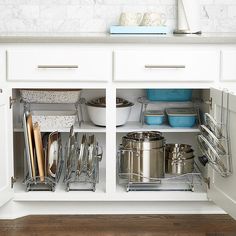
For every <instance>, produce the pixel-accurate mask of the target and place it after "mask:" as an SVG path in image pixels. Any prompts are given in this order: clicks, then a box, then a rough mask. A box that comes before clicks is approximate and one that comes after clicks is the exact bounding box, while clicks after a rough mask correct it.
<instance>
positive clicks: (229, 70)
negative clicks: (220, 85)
mask: <svg viewBox="0 0 236 236" xmlns="http://www.w3.org/2000/svg"><path fill="white" fill-rule="evenodd" d="M221 80H222V81H236V50H223V51H221Z"/></svg>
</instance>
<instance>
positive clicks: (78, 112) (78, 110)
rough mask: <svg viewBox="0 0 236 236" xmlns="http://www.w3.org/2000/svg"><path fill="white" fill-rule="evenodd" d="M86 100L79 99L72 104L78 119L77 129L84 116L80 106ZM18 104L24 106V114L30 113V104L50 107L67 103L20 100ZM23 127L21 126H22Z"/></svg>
mask: <svg viewBox="0 0 236 236" xmlns="http://www.w3.org/2000/svg"><path fill="white" fill-rule="evenodd" d="M85 102H86V100H85V99H84V98H80V99H79V100H78V101H77V102H76V103H74V107H75V111H76V116H77V119H78V124H79V127H81V125H82V123H83V122H84V114H83V109H82V105H83V104H85ZM20 103H23V106H24V112H26V111H28V112H30V111H31V106H32V104H39V105H42V104H46V105H52V104H61V105H66V104H68V103H61V102H60V103H55V102H54V103H46V102H42V103H41V102H25V101H23V100H22V99H20ZM22 126H23V125H22Z"/></svg>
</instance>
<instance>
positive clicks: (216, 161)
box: [198, 90, 233, 178]
mask: <svg viewBox="0 0 236 236" xmlns="http://www.w3.org/2000/svg"><path fill="white" fill-rule="evenodd" d="M225 96H226V108H224V104H225ZM229 104H230V101H229V92H228V91H227V90H222V95H221V108H220V114H219V117H220V122H217V121H216V119H215V118H214V117H212V116H211V115H209V114H208V116H210V118H211V119H212V120H213V121H214V122H215V125H217V127H218V128H219V131H217V133H218V134H217V135H218V136H219V134H220V137H217V139H218V141H219V143H220V144H222V145H223V147H224V150H225V153H223V154H222V153H219V152H218V151H217V149H216V148H215V147H214V145H213V144H212V142H211V140H209V138H208V137H206V136H205V135H204V134H203V133H202V134H201V135H199V136H200V138H199V137H198V142H199V148H200V150H201V152H202V154H204V155H205V156H206V157H207V158H208V161H207V163H209V164H210V165H211V167H212V168H213V169H214V170H215V171H216V172H217V173H218V174H220V175H221V176H222V177H224V178H225V177H228V176H230V175H231V174H232V173H233V169H232V154H231V140H230V128H229V124H230V109H229ZM207 122H208V121H206V118H205V125H206V126H207V125H208V124H207ZM212 132H213V133H214V132H216V131H215V130H213V131H212ZM200 140H203V141H204V143H201V142H200Z"/></svg>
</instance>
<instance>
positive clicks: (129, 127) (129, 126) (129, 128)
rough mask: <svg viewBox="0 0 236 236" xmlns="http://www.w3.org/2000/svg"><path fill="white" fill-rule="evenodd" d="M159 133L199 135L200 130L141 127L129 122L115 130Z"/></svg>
mask: <svg viewBox="0 0 236 236" xmlns="http://www.w3.org/2000/svg"><path fill="white" fill-rule="evenodd" d="M144 130H145V131H151V130H152V131H155V130H157V131H160V132H163V133H182V132H184V133H199V132H200V130H199V128H198V127H197V126H194V127H192V128H173V127H171V126H170V125H168V124H163V125H142V124H141V123H140V122H138V121H129V122H127V123H126V124H125V125H124V126H120V127H117V128H116V132H117V133H127V132H133V131H144Z"/></svg>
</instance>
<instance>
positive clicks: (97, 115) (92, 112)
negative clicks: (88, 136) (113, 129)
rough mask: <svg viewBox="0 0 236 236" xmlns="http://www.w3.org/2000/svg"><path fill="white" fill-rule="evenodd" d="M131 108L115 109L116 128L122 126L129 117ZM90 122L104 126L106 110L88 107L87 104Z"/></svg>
mask: <svg viewBox="0 0 236 236" xmlns="http://www.w3.org/2000/svg"><path fill="white" fill-rule="evenodd" d="M132 106H133V104H132V105H131V106H128V107H117V108H116V126H121V125H124V124H125V123H126V122H127V121H128V119H129V116H130V112H131V109H132ZM87 109H88V115H89V117H90V120H91V121H92V122H93V123H94V124H95V125H98V126H106V108H105V107H96V106H90V105H88V104H87Z"/></svg>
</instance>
